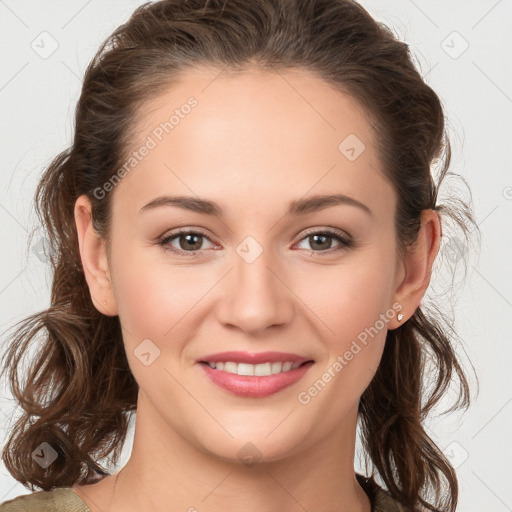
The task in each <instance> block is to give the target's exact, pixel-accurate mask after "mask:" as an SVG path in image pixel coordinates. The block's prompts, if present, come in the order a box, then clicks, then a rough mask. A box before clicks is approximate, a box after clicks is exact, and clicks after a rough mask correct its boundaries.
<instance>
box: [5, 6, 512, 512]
mask: <svg viewBox="0 0 512 512" xmlns="http://www.w3.org/2000/svg"><path fill="white" fill-rule="evenodd" d="M141 3H142V2H140V1H134V0H124V1H109V2H102V1H100V0H89V1H84V0H66V1H39V2H35V1H27V0H18V1H14V0H0V38H1V44H0V53H1V64H2V65H1V66H0V108H1V119H2V122H1V125H0V130H1V133H0V144H1V153H0V155H1V167H0V227H1V234H2V243H1V245H2V251H1V255H2V256H1V257H2V264H1V265H0V301H1V307H0V330H2V331H4V330H5V329H6V328H7V327H9V326H11V325H12V324H14V323H15V322H16V321H18V320H20V319H21V318H23V317H25V316H27V315H28V314H32V313H34V312H36V311H39V310H41V309H43V308H45V307H47V305H48V304H49V286H50V282H51V281H50V277H51V276H50V273H49V265H48V264H47V263H46V262H45V260H44V258H43V257H41V247H42V244H43V238H42V236H41V233H40V231H36V233H35V236H34V237H33V239H32V241H31V244H30V245H28V235H29V234H30V232H31V231H32V229H33V228H34V227H35V226H36V216H35V213H34V210H33V204H32V199H33V193H34V191H35V187H36V184H37V182H38V179H39V176H40V174H41V172H42V170H43V168H44V167H46V165H48V164H49V162H50V161H51V159H52V157H54V156H55V155H56V154H57V153H58V152H60V151H61V150H63V149H64V148H65V147H66V146H67V145H68V144H69V143H70V141H71V137H72V133H73V132H72V128H73V117H72V116H73V112H74V108H75V104H76V101H77V99H78V96H79V92H80V87H81V78H82V76H83V72H84V70H85V67H86V66H87V64H88V63H89V60H90V59H91V57H92V56H93V55H94V53H95V52H96V50H97V48H98V46H99V44H100V43H101V42H102V41H103V40H104V39H105V37H107V36H108V35H109V34H110V32H111V31H112V30H113V29H114V28H115V27H117V26H118V25H119V24H121V23H122V22H124V21H125V20H126V19H127V18H128V17H129V15H130V14H131V12H132V11H133V10H134V9H135V7H136V6H138V5H140V4H141ZM361 3H362V5H363V6H364V7H366V8H367V9H368V10H369V11H370V13H371V14H372V15H373V16H375V17H376V18H377V19H378V20H381V21H384V22H385V23H387V24H388V25H390V26H391V27H392V28H393V29H394V30H395V32H396V33H397V34H398V35H399V37H400V39H402V40H404V41H406V42H407V43H408V44H409V45H410V47H411V50H412V51H413V53H414V55H415V57H416V60H417V62H418V65H419V66H420V70H421V73H422V75H423V76H424V78H425V80H426V81H427V82H428V83H429V84H430V85H431V86H432V87H433V88H434V90H436V92H437V93H438V94H439V96H440V98H441V100H442V102H443V105H444V107H445V114H446V116H447V118H448V122H449V125H448V126H449V134H450V137H451V142H452V149H453V157H452V165H451V169H452V170H453V171H455V172H459V173H461V174H462V175H463V176H464V177H465V178H466V179H467V181H468V183H469V185H470V187H471V189H472V192H473V201H474V211H475V216H476V220H477V222H478V224H479V227H480V229H481V232H482V240H481V249H480V253H479V254H478V252H477V251H475V250H472V252H470V253H469V255H468V257H469V259H468V273H467V277H466V279H465V281H464V282H461V284H460V286H459V287H458V288H457V289H456V294H457V297H458V301H457V303H456V307H455V310H454V313H455V328H456V330H457V331H458V333H459V334H460V336H461V338H462V339H463V340H464V344H463V346H459V347H458V349H457V350H458V352H459V353H460V355H461V358H462V362H463V364H464V365H465V367H466V368H468V371H469V377H470V382H471V385H472V390H473V391H475V392H476V383H475V379H474V377H473V374H472V373H471V371H470V366H469V363H468V362H467V357H469V359H470V360H471V361H472V363H473V365H474V367H475V369H476V372H477V374H478V377H479V380H480V393H479V395H478V396H477V397H476V398H475V400H474V402H473V405H472V407H471V408H470V409H469V411H468V412H467V413H465V414H462V413H456V414H452V415H448V416H440V415H438V416H436V415H433V417H432V418H429V420H428V421H427V422H426V424H425V426H426V428H427V429H428V430H427V431H428V433H429V435H430V436H431V437H432V438H433V439H434V441H435V442H436V443H437V444H438V446H439V447H440V448H441V449H443V451H444V452H445V453H446V455H447V456H448V457H449V458H450V459H451V461H452V463H453V465H454V466H455V467H456V469H457V474H458V476H459V483H460V501H459V507H458V510H463V511H467V512H476V511H481V510H493V511H496V512H502V511H505V510H512V487H511V486H510V481H511V477H512V471H511V470H510V467H509V461H510V460H512V447H511V444H512V443H511V437H510V431H511V426H512V386H511V385H510V383H511V378H510V375H511V372H510V367H511V365H512V343H510V332H511V328H512V288H511V274H512V272H511V270H510V264H509V263H510V258H511V256H512V251H511V245H512V243H511V236H510V235H511V233H512V231H511V224H512V173H511V172H510V157H511V154H510V146H511V143H512V137H511V135H512V123H511V119H512V117H511V114H512V69H511V50H510V49H511V48H512V46H511V45H510V42H511V37H510V26H511V22H512V1H511V0H498V1H496V0H490V1H484V0H480V1H465V2H464V3H462V2H460V1H458V0H450V1H446V0H444V1H441V0H438V1H432V0H429V1H420V0H415V1H412V0H386V1H383V0H372V1H369V0H363V1H361ZM44 32H46V34H44ZM41 33H43V34H41ZM54 47H55V48H54ZM52 50H54V51H53V53H51V52H52ZM50 53H51V54H50ZM453 186H454V187H455V192H456V193H459V194H463V197H467V194H466V192H465V190H464V188H462V187H460V184H457V183H455V184H454V185H453ZM443 244H444V245H443V247H442V249H441V253H440V258H439V261H438V262H436V273H435V275H434V276H433V283H432V290H446V289H448V288H447V285H446V282H447V277H446V275H447V273H453V268H452V267H453V264H455V263H460V259H459V248H460V247H461V246H460V240H459V238H458V236H457V235H456V234H454V235H450V234H449V233H448V236H447V237H445V238H444V242H443ZM507 262H508V264H507ZM457 268H458V270H457V271H456V275H457V276H459V275H461V267H460V265H458V266H457ZM429 296H430V297H435V298H433V299H432V300H441V301H442V302H443V303H445V302H446V300H447V299H445V298H443V299H438V298H437V295H435V294H433V293H430V294H429ZM426 300H429V299H426ZM2 341H3V342H5V340H4V338H2ZM466 354H467V356H466ZM0 393H1V395H0V405H1V411H2V412H1V413H0V437H1V439H4V438H5V436H6V435H7V432H8V430H9V425H10V424H11V422H12V417H13V416H12V413H13V411H14V409H13V405H14V403H13V401H12V398H11V397H10V395H9V393H8V392H7V391H6V390H5V383H2V389H1V390H0ZM475 396H476V393H475ZM439 412H442V407H441V408H440V409H439ZM132 434H133V432H131V433H130V437H129V438H128V442H127V443H126V445H125V449H124V452H123V458H122V460H121V462H120V465H123V464H124V462H125V461H126V459H127V457H128V456H129V452H130V448H131V439H132ZM2 446H3V443H2ZM357 464H359V460H356V468H358V466H357ZM28 492H29V490H27V489H26V488H25V487H23V486H22V485H21V484H19V483H17V482H16V481H15V480H14V479H13V478H12V477H11V476H10V475H9V473H8V472H7V470H6V469H5V467H4V466H3V465H1V464H0V502H2V501H5V500H6V499H9V498H12V497H14V496H17V495H19V494H26V493H28Z"/></svg>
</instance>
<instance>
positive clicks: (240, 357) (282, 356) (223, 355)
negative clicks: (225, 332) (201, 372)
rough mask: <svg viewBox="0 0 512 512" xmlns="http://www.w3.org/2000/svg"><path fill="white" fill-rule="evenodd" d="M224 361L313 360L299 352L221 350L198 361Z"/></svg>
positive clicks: (293, 361) (274, 361)
mask: <svg viewBox="0 0 512 512" xmlns="http://www.w3.org/2000/svg"><path fill="white" fill-rule="evenodd" d="M224 361H233V362H235V363H249V364H262V363H276V362H281V363H286V362H287V361H291V362H292V363H301V364H302V363H305V362H306V361H311V358H309V357H301V356H298V355H297V354H290V353H287V352H259V353H253V352H239V351H230V352H219V353H218V354H211V355H209V356H204V357H201V358H200V359H198V360H197V361H196V362H197V363H221V362H224Z"/></svg>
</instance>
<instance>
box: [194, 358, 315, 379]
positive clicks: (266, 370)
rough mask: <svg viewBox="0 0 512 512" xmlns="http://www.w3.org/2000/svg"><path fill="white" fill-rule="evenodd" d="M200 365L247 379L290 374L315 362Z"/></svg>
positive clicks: (222, 362)
mask: <svg viewBox="0 0 512 512" xmlns="http://www.w3.org/2000/svg"><path fill="white" fill-rule="evenodd" d="M199 363H200V364H202V365H206V366H209V368H211V369H212V370H216V371H224V372H226V373H230V374H234V375H240V376H247V377H253V376H254V377H266V376H269V375H277V374H280V373H288V372H291V371H293V370H296V369H297V368H301V367H303V366H305V365H308V364H312V363H314V361H313V360H312V359H309V360H307V361H303V362H301V361H295V362H294V361H285V362H281V361H274V362H270V361H267V362H265V363H259V364H251V363H237V362H235V361H217V362H213V361H199Z"/></svg>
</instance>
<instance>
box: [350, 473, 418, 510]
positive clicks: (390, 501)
mask: <svg viewBox="0 0 512 512" xmlns="http://www.w3.org/2000/svg"><path fill="white" fill-rule="evenodd" d="M356 478H357V480H358V482H359V484H360V485H361V487H362V488H363V489H364V490H365V492H366V493H367V494H368V496H369V497H370V500H371V503H372V512H410V510H409V509H406V508H405V507H404V506H403V505H401V504H400V503H398V501H396V500H395V499H394V498H393V497H392V496H391V494H389V492H387V491H386V490H385V489H383V488H382V487H380V485H378V484H377V482H376V481H375V480H374V478H373V477H365V476H363V475H361V474H359V473H356Z"/></svg>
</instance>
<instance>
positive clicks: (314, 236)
mask: <svg viewBox="0 0 512 512" xmlns="http://www.w3.org/2000/svg"><path fill="white" fill-rule="evenodd" d="M310 238H313V239H314V240H315V243H316V239H318V238H323V239H324V240H325V239H327V238H329V237H328V236H325V235H313V236H312V237H310ZM320 245H321V244H320ZM328 245H329V244H327V246H328ZM320 248H321V249H329V247H320Z"/></svg>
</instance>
